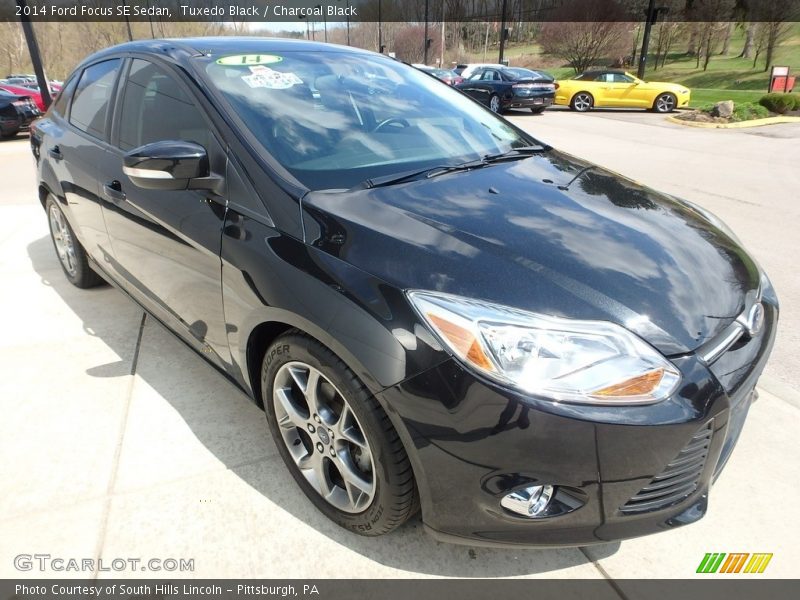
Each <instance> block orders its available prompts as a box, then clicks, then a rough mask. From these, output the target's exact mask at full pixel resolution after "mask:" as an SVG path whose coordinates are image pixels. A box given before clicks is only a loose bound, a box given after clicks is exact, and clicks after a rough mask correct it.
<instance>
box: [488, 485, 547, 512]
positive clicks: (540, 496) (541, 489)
mask: <svg viewBox="0 0 800 600" xmlns="http://www.w3.org/2000/svg"><path fill="white" fill-rule="evenodd" d="M554 491H555V488H554V487H553V486H552V485H532V486H530V487H526V488H522V489H521V490H516V491H515V492H511V493H510V494H507V495H506V496H504V497H503V499H502V500H501V501H500V506H502V507H503V508H507V509H508V510H510V511H512V512H515V513H517V514H518V515H522V516H523V517H530V518H535V517H538V516H541V515H542V513H543V512H544V511H545V509H546V508H547V506H548V505H549V504H550V500H551V499H552V498H553V492H554Z"/></svg>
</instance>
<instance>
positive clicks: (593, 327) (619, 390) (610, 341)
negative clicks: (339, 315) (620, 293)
mask: <svg viewBox="0 0 800 600" xmlns="http://www.w3.org/2000/svg"><path fill="white" fill-rule="evenodd" d="M408 297H409V299H410V300H411V303H412V304H413V305H414V307H415V308H416V309H417V311H418V312H419V314H420V316H421V317H422V318H423V320H424V321H425V322H426V323H427V324H428V326H429V327H430V328H431V329H432V330H433V331H434V333H435V334H436V336H437V337H438V338H439V339H440V340H441V341H442V342H443V344H444V345H445V346H446V347H447V348H449V349H450V350H451V351H452V352H453V353H454V354H455V355H456V356H457V357H458V358H459V359H460V360H461V361H462V362H464V363H465V364H466V365H467V366H469V367H471V368H473V369H475V370H477V371H479V372H480V373H482V374H484V375H487V376H489V377H491V378H492V379H495V380H497V381H500V382H502V383H504V384H507V385H511V386H513V387H515V388H518V389H520V390H522V391H523V392H526V393H529V394H535V395H537V396H544V397H547V398H550V399H552V400H557V401H563V402H580V403H585V404H647V403H652V402H658V401H659V400H663V399H664V398H666V397H667V396H669V395H670V394H671V393H672V392H673V391H674V390H675V388H676V387H677V386H678V383H679V382H680V374H679V373H678V370H677V369H676V368H675V367H674V366H673V365H672V364H671V363H670V362H669V361H667V360H666V359H665V358H664V357H663V356H662V355H661V354H659V353H658V352H657V351H656V350H655V349H653V348H652V347H651V346H649V345H648V344H646V343H645V342H643V341H642V340H641V339H639V338H638V337H636V336H635V335H634V334H632V333H631V332H629V331H628V330H627V329H624V328H623V327H620V326H618V325H615V324H613V323H609V322H605V321H577V320H571V319H562V318H558V317H551V316H545V315H538V314H534V313H529V312H526V311H521V310H517V309H514V308H509V307H505V306H499V305H495V304H489V303H486V302H481V301H477V300H470V299H467V298H461V297H459V296H452V295H448V294H439V293H432V292H419V291H412V292H409V293H408Z"/></svg>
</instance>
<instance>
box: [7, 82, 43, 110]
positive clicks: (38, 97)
mask: <svg viewBox="0 0 800 600" xmlns="http://www.w3.org/2000/svg"><path fill="white" fill-rule="evenodd" d="M0 90H5V91H6V92H9V93H10V94H15V95H17V96H29V97H30V98H31V99H33V101H34V102H35V103H36V106H37V107H38V108H39V110H40V111H42V112H45V111H47V107H46V106H45V105H44V100H43V99H42V94H41V92H40V91H39V88H38V87H33V88H29V87H24V86H21V85H8V84H5V83H0Z"/></svg>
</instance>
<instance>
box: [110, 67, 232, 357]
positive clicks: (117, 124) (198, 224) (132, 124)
mask: <svg viewBox="0 0 800 600" xmlns="http://www.w3.org/2000/svg"><path fill="white" fill-rule="evenodd" d="M164 140H182V141H192V142H196V143H198V144H200V145H202V146H203V147H204V148H205V149H206V151H207V152H208V155H209V161H210V165H211V169H212V171H213V172H215V173H219V174H223V175H224V173H225V167H226V162H227V158H226V156H225V152H224V148H223V146H222V144H221V143H220V141H219V140H218V137H217V135H216V134H215V133H214V132H213V131H212V128H211V126H210V123H209V122H208V121H207V119H206V117H205V115H204V114H203V113H202V110H201V109H200V108H199V107H198V106H197V105H196V103H195V101H194V99H193V97H192V92H191V90H190V89H189V87H188V84H187V83H186V82H185V81H183V80H182V79H181V78H180V77H179V76H178V75H177V74H176V73H174V72H173V71H172V70H171V68H170V67H169V66H168V65H166V64H156V63H155V62H151V61H150V60H144V59H140V58H133V59H129V61H128V64H127V65H126V71H125V73H124V82H123V84H121V89H120V93H119V94H118V100H117V106H116V110H115V114H114V131H113V135H112V142H113V143H112V146H113V149H112V151H111V152H109V153H107V155H106V156H105V157H103V159H102V160H101V161H100V163H99V165H100V167H99V168H100V171H101V180H100V185H101V193H102V194H103V196H104V203H103V210H104V214H105V219H106V223H107V227H108V233H109V236H110V238H111V245H112V247H113V249H114V265H113V266H114V270H115V272H116V274H117V276H118V277H119V278H120V279H122V280H123V281H124V282H125V284H126V285H127V287H128V288H129V290H130V291H131V293H132V294H134V295H135V296H136V297H137V299H138V300H139V301H140V302H142V303H144V304H145V306H147V307H148V309H149V310H151V311H152V312H153V313H154V314H155V315H156V316H158V317H159V318H160V319H161V320H163V321H165V322H166V323H167V324H168V325H170V326H171V327H172V328H173V329H175V330H176V331H177V332H178V333H179V334H181V335H182V336H183V337H184V338H186V339H187V341H189V342H190V343H191V344H193V345H194V346H195V347H196V348H197V349H198V350H200V351H202V352H204V353H206V354H207V355H208V356H209V357H210V358H211V359H212V360H213V361H214V362H216V363H218V364H219V365H220V366H225V365H227V364H228V363H229V359H230V354H229V352H228V344H227V335H226V331H225V319H224V316H223V311H222V294H221V287H220V268H221V263H220V257H219V253H220V240H221V235H222V226H223V223H224V218H225V211H226V204H227V200H226V199H225V198H224V197H220V196H217V195H215V194H213V193H212V192H209V191H205V190H181V191H162V190H146V189H142V188H139V187H137V186H135V185H134V184H133V183H132V182H131V181H130V179H128V177H127V175H125V174H124V173H123V171H122V158H123V155H124V153H126V152H128V151H130V150H132V149H134V148H138V147H139V146H142V145H144V144H149V143H152V142H157V141H164Z"/></svg>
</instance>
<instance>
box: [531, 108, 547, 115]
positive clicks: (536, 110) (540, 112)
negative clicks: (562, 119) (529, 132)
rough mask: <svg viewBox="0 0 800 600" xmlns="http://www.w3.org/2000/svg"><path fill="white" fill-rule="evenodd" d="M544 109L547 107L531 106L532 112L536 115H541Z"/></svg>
mask: <svg viewBox="0 0 800 600" xmlns="http://www.w3.org/2000/svg"><path fill="white" fill-rule="evenodd" d="M544 110H545V107H535V108H531V112H532V113H533V114H535V115H540V114H542V113H543V112H544Z"/></svg>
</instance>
